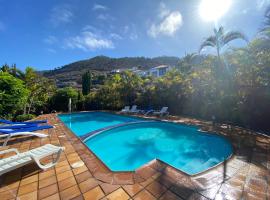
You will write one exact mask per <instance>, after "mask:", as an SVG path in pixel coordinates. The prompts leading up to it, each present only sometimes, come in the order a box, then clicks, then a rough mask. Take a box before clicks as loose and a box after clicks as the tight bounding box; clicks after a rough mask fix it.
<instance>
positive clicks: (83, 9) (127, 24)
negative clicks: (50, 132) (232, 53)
mask: <svg viewBox="0 0 270 200" xmlns="http://www.w3.org/2000/svg"><path fill="white" fill-rule="evenodd" d="M201 1H202V0H163V1H159V0H96V1H92V0H43V1H41V0H0V64H4V63H7V64H13V63H16V64H17V66H18V67H19V68H21V69H24V68H25V67H26V66H33V67H35V68H36V69H38V70H44V69H53V68H55V67H59V66H62V65H64V64H68V63H70V62H74V61H77V60H81V59H88V58H90V57H94V56H96V55H106V56H110V57H125V56H146V57H155V56H162V55H167V56H178V57H180V56H183V55H184V54H185V53H186V52H187V53H190V52H196V51H197V50H198V48H199V45H200V43H201V42H202V41H203V39H204V38H206V37H207V36H209V35H211V34H212V31H213V28H214V26H215V24H216V25H220V24H221V25H223V26H224V27H225V29H227V30H240V31H242V32H244V33H245V34H246V35H247V36H248V38H249V39H252V38H253V37H254V36H255V35H256V32H257V30H258V29H259V28H260V27H261V25H262V22H263V14H264V10H265V8H266V7H267V5H269V4H270V0H232V3H231V5H230V7H229V10H228V12H227V13H225V14H224V15H223V16H222V17H221V18H219V19H218V20H217V22H215V23H214V22H209V21H206V20H204V19H203V18H202V17H201V15H200V9H199V8H200V3H201ZM217 1H219V0H217ZM223 1H224V0H223ZM231 45H233V46H239V45H240V46H241V45H245V43H243V42H239V41H238V42H235V43H232V44H231ZM206 52H208V51H206ZM210 52H211V51H210Z"/></svg>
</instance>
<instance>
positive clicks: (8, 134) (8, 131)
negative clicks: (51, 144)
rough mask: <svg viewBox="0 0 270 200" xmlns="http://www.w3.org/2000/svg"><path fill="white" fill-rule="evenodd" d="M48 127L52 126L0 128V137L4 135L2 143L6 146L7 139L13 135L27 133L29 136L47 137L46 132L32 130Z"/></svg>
mask: <svg viewBox="0 0 270 200" xmlns="http://www.w3.org/2000/svg"><path fill="white" fill-rule="evenodd" d="M50 128H53V126H50V125H45V126H33V127H26V128H20V129H0V138H2V137H6V139H5V141H4V143H3V146H6V145H7V142H8V141H9V139H10V138H11V137H13V136H23V135H29V136H37V137H47V136H48V135H46V134H42V133H34V132H32V131H38V130H44V129H50Z"/></svg>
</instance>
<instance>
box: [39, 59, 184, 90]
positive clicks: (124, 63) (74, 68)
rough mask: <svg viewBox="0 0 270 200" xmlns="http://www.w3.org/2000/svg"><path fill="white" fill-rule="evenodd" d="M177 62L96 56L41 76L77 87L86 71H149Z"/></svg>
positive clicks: (177, 60) (59, 83)
mask: <svg viewBox="0 0 270 200" xmlns="http://www.w3.org/2000/svg"><path fill="white" fill-rule="evenodd" d="M178 62H179V58H177V57H167V56H163V57H156V58H145V57H124V58H109V57H106V56H97V57H94V58H91V59H88V60H81V61H78V62H74V63H71V64H68V65H65V66H63V67H60V68H56V69H54V70H50V71H44V72H43V73H42V74H43V75H44V76H45V77H47V78H50V79H54V80H55V81H56V83H57V85H58V86H60V87H64V86H68V85H74V86H76V85H78V84H80V81H81V75H82V73H84V72H85V71H87V70H91V71H92V72H94V73H101V74H104V73H108V72H110V71H112V70H114V69H131V68H133V67H139V68H140V69H143V70H145V69H149V68H151V67H156V66H158V65H163V64H164V65H171V66H175V65H176V64H177V63H178Z"/></svg>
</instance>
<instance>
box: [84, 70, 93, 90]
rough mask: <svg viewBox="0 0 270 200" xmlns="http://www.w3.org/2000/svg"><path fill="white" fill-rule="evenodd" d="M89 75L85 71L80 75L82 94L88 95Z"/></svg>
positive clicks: (89, 87)
mask: <svg viewBox="0 0 270 200" xmlns="http://www.w3.org/2000/svg"><path fill="white" fill-rule="evenodd" d="M91 76H92V75H91V73H90V72H89V71H87V72H86V73H84V74H83V75H82V93H83V95H88V94H89V93H90V89H91Z"/></svg>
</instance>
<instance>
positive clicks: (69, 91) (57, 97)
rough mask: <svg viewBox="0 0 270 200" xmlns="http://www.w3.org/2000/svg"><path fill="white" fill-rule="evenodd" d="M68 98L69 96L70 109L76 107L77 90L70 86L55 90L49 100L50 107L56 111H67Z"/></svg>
mask: <svg viewBox="0 0 270 200" xmlns="http://www.w3.org/2000/svg"><path fill="white" fill-rule="evenodd" d="M69 98H71V102H72V110H74V109H76V105H77V101H78V92H77V91H76V90H75V89H73V88H71V87H66V88H63V89H59V90H57V91H56V93H55V94H54V95H53V96H52V97H51V100H50V104H51V109H54V110H57V111H68V103H69Z"/></svg>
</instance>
